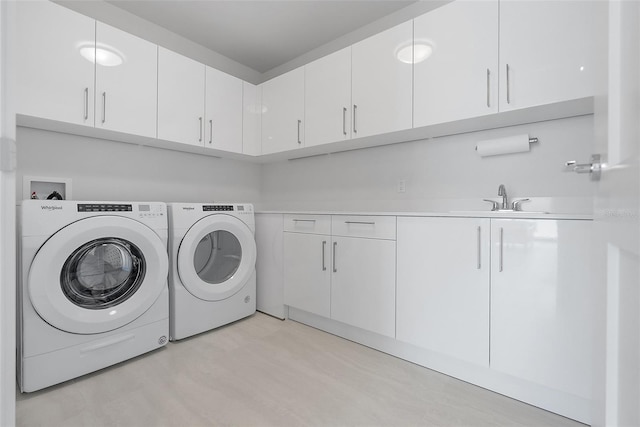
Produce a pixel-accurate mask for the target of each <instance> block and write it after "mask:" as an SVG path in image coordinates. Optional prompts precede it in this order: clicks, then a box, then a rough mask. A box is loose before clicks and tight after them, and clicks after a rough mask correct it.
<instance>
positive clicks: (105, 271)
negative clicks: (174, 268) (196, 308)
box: [18, 200, 169, 392]
mask: <svg viewBox="0 0 640 427" xmlns="http://www.w3.org/2000/svg"><path fill="white" fill-rule="evenodd" d="M19 224H20V234H21V238H20V239H19V241H20V245H21V247H20V250H19V251H18V257H19V262H20V264H21V266H20V268H19V269H18V274H19V280H18V283H19V286H18V382H19V385H20V389H21V390H22V391H23V392H30V391H35V390H39V389H42V388H45V387H48V386H51V385H54V384H58V383H61V382H63V381H66V380H69V379H72V378H76V377H79V376H81V375H84V374H87V373H89V372H92V371H96V370H98V369H102V368H105V367H107V366H110V365H113V364H115V363H118V362H121V361H123V360H126V359H129V358H132V357H134V356H137V355H139V354H142V353H145V352H148V351H151V350H154V349H156V348H159V347H162V346H163V345H165V344H166V342H167V340H168V335H169V293H168V286H167V273H168V264H169V263H168V257H167V238H168V221H167V208H166V205H165V204H164V203H134V202H117V203H115V202H77V201H58V200H25V201H23V202H22V205H21V207H20V215H19Z"/></svg>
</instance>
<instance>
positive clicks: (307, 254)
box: [284, 233, 331, 318]
mask: <svg viewBox="0 0 640 427" xmlns="http://www.w3.org/2000/svg"><path fill="white" fill-rule="evenodd" d="M330 246H331V236H326V235H321V234H303V233H284V303H285V304H286V305H288V306H291V307H295V308H299V309H300V310H304V311H308V312H310V313H314V314H317V315H319V316H323V317H327V318H328V317H329V316H330V313H331V312H330V304H331V270H330V262H331V260H330V259H329V257H330V254H331V248H330Z"/></svg>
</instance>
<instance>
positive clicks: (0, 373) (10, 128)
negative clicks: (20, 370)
mask: <svg viewBox="0 0 640 427" xmlns="http://www.w3.org/2000/svg"><path fill="white" fill-rule="evenodd" d="M15 4H16V3H15V2H7V1H3V2H0V280H1V281H2V283H7V284H11V283H16V221H15V214H16V208H15V200H16V194H15V191H16V190H15V189H16V177H15V175H16V173H15V149H16V145H15V138H16V117H15V113H16V111H15V104H14V100H15V92H14V88H15V74H14V73H15V71H16V69H15V68H14V67H13V66H12V65H11V64H15V56H16V55H15V54H16V52H15V50H13V48H12V47H13V46H15V45H16V43H15V36H16V34H15V15H16V10H15ZM0 303H1V304H2V308H0V425H3V426H12V425H15V408H16V399H15V393H16V287H15V286H0Z"/></svg>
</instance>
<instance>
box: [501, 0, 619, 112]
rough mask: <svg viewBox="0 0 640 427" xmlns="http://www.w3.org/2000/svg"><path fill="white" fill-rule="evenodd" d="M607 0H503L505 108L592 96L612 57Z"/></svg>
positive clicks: (502, 48)
mask: <svg viewBox="0 0 640 427" xmlns="http://www.w3.org/2000/svg"><path fill="white" fill-rule="evenodd" d="M607 4H608V2H606V1H518V0H502V1H501V2H500V90H499V93H500V110H501V111H506V110H513V109H517V108H524V107H530V106H535V105H541V104H548V103H553V102H558V101H564V100H569V99H576V98H582V97H587V96H593V95H595V94H597V93H598V91H599V89H600V88H601V87H602V85H603V83H604V67H605V65H606V63H607V7H608V6H607Z"/></svg>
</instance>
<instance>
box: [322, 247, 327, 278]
mask: <svg viewBox="0 0 640 427" xmlns="http://www.w3.org/2000/svg"><path fill="white" fill-rule="evenodd" d="M326 248H327V241H326V240H323V241H322V271H327V266H326V264H325V263H324V253H325V250H326Z"/></svg>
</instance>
